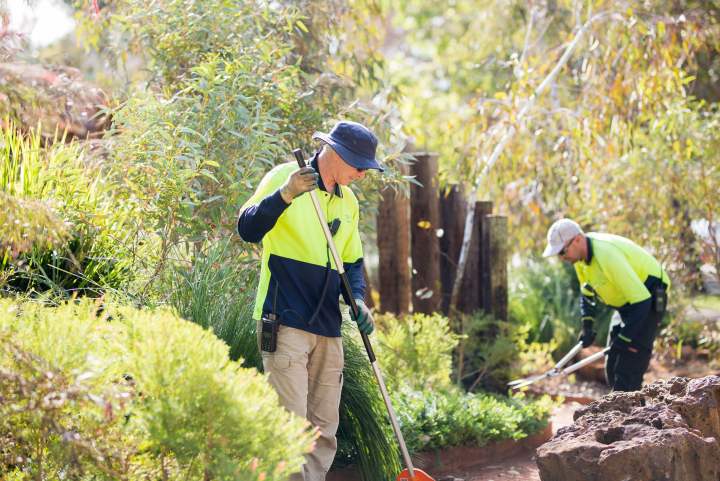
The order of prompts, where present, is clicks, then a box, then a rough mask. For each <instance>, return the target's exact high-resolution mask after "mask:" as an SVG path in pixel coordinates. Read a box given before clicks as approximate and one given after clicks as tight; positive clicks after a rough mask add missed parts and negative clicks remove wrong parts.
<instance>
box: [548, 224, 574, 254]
mask: <svg viewBox="0 0 720 481" xmlns="http://www.w3.org/2000/svg"><path fill="white" fill-rule="evenodd" d="M582 233H583V230H582V228H580V226H579V225H578V223H577V222H575V221H574V220H571V219H560V220H557V221H555V222H554V223H553V225H551V226H550V229H549V230H548V233H547V247H545V251H544V252H543V257H550V256H556V255H558V253H560V251H561V250H562V249H563V247H565V244H567V243H568V242H570V240H571V239H572V238H573V237H575V236H576V235H578V234H582Z"/></svg>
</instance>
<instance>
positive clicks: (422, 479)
mask: <svg viewBox="0 0 720 481" xmlns="http://www.w3.org/2000/svg"><path fill="white" fill-rule="evenodd" d="M293 154H295V159H296V160H297V163H298V165H299V166H300V168H303V167H305V159H304V158H303V154H302V151H301V150H300V149H295V150H293ZM309 194H310V198H311V199H312V203H313V206H314V207H315V213H316V214H317V216H318V220H319V221H320V226H322V229H323V233H324V234H325V239H326V240H327V244H328V247H329V248H330V252H331V253H332V256H333V260H334V261H335V267H337V270H338V274H340V282H341V285H342V287H343V289H344V290H345V292H346V293H347V295H348V296H347V297H348V299H349V300H350V311H351V313H352V316H353V318H354V319H357V318H358V316H359V315H360V310H359V308H358V306H357V304H355V299H354V298H353V296H352V291H351V290H350V281H349V280H348V278H347V274H345V268H344V266H343V262H342V259H341V258H340V255H339V254H338V251H337V249H336V248H335V242H333V237H332V234H331V233H330V229H329V228H328V224H327V220H326V219H325V214H324V213H323V210H322V208H321V207H320V202H319V201H318V198H317V193H316V192H315V191H314V190H311V191H310V192H309ZM360 336H361V337H362V341H363V344H364V345H365V351H367V355H368V358H369V359H370V366H372V370H373V372H374V373H375V379H377V382H378V385H379V386H380V394H382V398H383V401H385V407H387V411H388V415H389V416H390V423H391V424H392V429H393V432H394V433H395V437H396V438H397V440H398V444H399V445H400V451H401V452H402V456H403V459H404V461H405V466H407V468H406V469H403V470H402V471H401V472H400V474H398V476H397V481H435V480H434V479H433V478H432V477H431V476H430V475H429V474H427V473H426V472H424V471H423V470H421V469H415V468H414V467H413V464H412V460H411V459H410V454H409V453H408V450H407V446H406V445H405V438H403V435H402V432H400V426H399V425H398V422H397V417H396V416H395V410H394V409H393V407H392V404H391V403H390V396H388V392H387V387H385V380H384V379H383V376H382V373H381V372H380V368H379V367H378V365H377V360H376V359H375V352H374V351H373V348H372V345H371V344H370V338H369V337H368V336H367V334H365V333H362V332H361V333H360Z"/></svg>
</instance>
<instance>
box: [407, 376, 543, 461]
mask: <svg viewBox="0 0 720 481" xmlns="http://www.w3.org/2000/svg"><path fill="white" fill-rule="evenodd" d="M393 402H394V404H395V407H396V410H397V411H398V416H399V420H400V424H401V427H402V430H403V435H404V436H405V441H406V442H407V445H408V449H409V450H410V451H411V452H417V451H427V450H431V449H439V448H446V447H450V446H460V445H475V446H483V445H485V444H487V443H489V442H491V441H500V440H504V439H522V438H525V437H527V436H529V435H531V434H535V433H537V432H539V431H540V430H542V429H544V428H545V427H546V426H547V423H548V419H549V418H550V412H551V410H552V408H553V406H554V402H553V401H552V400H551V399H550V398H549V397H548V396H545V397H543V398H540V399H539V400H527V399H525V398H523V397H522V396H518V397H504V396H498V395H492V394H475V393H466V392H464V391H461V390H460V389H456V388H450V389H446V390H441V391H427V390H425V391H413V390H409V389H406V390H402V391H400V392H399V393H397V394H395V395H394V396H393Z"/></svg>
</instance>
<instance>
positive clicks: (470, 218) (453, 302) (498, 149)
mask: <svg viewBox="0 0 720 481" xmlns="http://www.w3.org/2000/svg"><path fill="white" fill-rule="evenodd" d="M611 17H615V18H620V19H622V17H621V16H620V15H618V14H616V13H612V12H602V13H599V14H597V15H595V16H593V17H592V18H590V19H589V20H588V21H587V22H585V24H584V25H583V26H582V27H581V28H580V29H579V30H578V31H577V33H576V34H575V38H574V39H573V40H572V42H570V44H569V45H568V46H567V47H566V48H565V52H564V53H563V55H562V57H560V60H558V63H557V64H556V65H555V67H554V68H553V69H552V71H551V72H550V73H549V74H548V76H547V77H545V80H543V81H542V83H541V84H540V85H539V86H538V87H537V88H536V89H535V92H534V93H533V94H532V95H531V96H530V98H529V99H527V100H526V101H525V104H524V105H523V107H522V109H520V112H518V114H517V116H516V120H515V122H514V123H512V124H510V127H509V128H508V129H507V130H506V131H505V135H503V137H502V138H501V139H500V142H498V144H497V145H496V146H495V149H494V150H493V152H492V154H491V155H490V158H488V159H487V161H486V162H485V165H484V166H483V168H482V170H481V171H480V174H479V175H478V176H477V177H476V178H475V181H474V182H473V188H472V191H471V192H470V195H469V196H468V199H467V202H468V209H467V216H466V217H465V231H464V232H463V242H462V247H461V248H460V259H459V260H458V267H457V272H456V274H455V282H454V283H453V288H452V294H451V295H450V309H449V312H454V311H455V309H456V306H457V301H458V297H459V295H460V284H461V283H462V279H463V275H464V273H465V265H466V264H467V258H468V251H469V248H470V239H471V237H472V231H473V224H474V221H475V203H476V200H477V194H478V190H479V188H480V185H481V184H482V182H483V180H485V177H486V176H487V174H488V172H490V169H492V167H493V166H494V165H495V162H497V159H498V158H499V157H500V154H502V152H503V151H504V150H505V146H506V145H507V143H508V142H509V141H510V139H511V138H512V137H513V135H515V131H516V127H515V126H516V125H517V124H519V123H520V122H521V121H522V119H523V117H525V115H527V113H528V112H529V111H530V109H531V108H532V107H533V106H534V105H535V101H536V100H537V98H538V97H539V96H540V95H541V94H542V93H543V92H544V91H545V90H546V89H547V88H548V85H550V84H551V83H552V82H553V80H555V77H557V75H558V73H559V72H560V70H561V69H562V68H563V67H564V66H565V64H567V62H568V60H570V56H571V55H572V53H573V51H574V50H575V47H577V44H578V43H579V42H580V39H581V38H582V37H583V36H584V35H585V33H586V32H587V31H588V30H589V28H590V26H591V25H592V24H593V23H595V22H597V21H599V20H604V19H605V18H611Z"/></svg>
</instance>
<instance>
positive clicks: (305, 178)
mask: <svg viewBox="0 0 720 481" xmlns="http://www.w3.org/2000/svg"><path fill="white" fill-rule="evenodd" d="M318 179H320V174H318V173H317V172H316V171H315V169H313V168H312V167H303V168H302V169H298V170H296V171H295V172H293V173H292V175H290V177H288V179H287V180H286V181H285V184H284V185H283V186H282V187H281V188H280V195H281V196H282V198H283V200H284V201H285V203H286V204H289V203H291V202H292V201H293V199H294V198H295V197H297V196H299V195H300V194H304V193H305V192H310V191H311V190H313V189H316V188H317V186H318Z"/></svg>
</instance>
